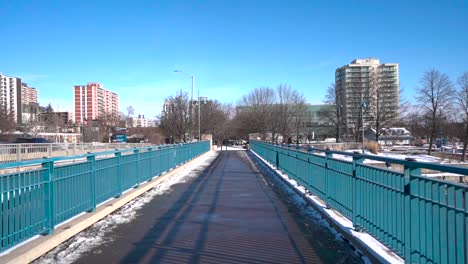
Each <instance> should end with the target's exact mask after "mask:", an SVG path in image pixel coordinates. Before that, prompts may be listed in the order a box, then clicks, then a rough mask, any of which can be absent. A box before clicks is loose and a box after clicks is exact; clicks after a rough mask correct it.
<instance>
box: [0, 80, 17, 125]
mask: <svg viewBox="0 0 468 264" xmlns="http://www.w3.org/2000/svg"><path fill="white" fill-rule="evenodd" d="M0 106H1V107H3V108H4V109H5V110H6V111H8V112H10V113H12V114H13V116H14V119H15V122H16V123H17V124H21V123H22V114H21V79H20V78H16V77H9V76H6V75H3V74H2V73H0Z"/></svg>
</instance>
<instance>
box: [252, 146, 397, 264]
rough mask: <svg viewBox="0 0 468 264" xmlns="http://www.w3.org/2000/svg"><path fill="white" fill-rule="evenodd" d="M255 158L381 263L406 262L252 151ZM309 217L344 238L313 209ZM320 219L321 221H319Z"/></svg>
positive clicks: (367, 261) (299, 197) (298, 198)
mask: <svg viewBox="0 0 468 264" xmlns="http://www.w3.org/2000/svg"><path fill="white" fill-rule="evenodd" d="M251 152H252V153H253V154H254V155H255V156H257V157H258V158H259V159H260V160H262V161H263V162H264V164H266V166H268V167H270V168H271V169H272V170H274V171H275V172H276V173H277V174H278V175H280V176H281V177H282V178H283V179H284V180H285V181H286V182H288V183H289V184H290V185H291V186H292V187H293V188H295V189H297V190H299V191H300V192H301V193H303V194H304V195H305V197H306V198H307V199H308V200H309V201H311V202H313V203H314V204H315V205H317V206H318V207H319V208H320V210H321V211H322V212H325V213H326V214H328V216H329V217H330V218H331V219H332V221H334V222H335V223H336V224H338V225H340V226H341V229H342V230H346V232H347V233H348V234H351V235H352V236H354V237H355V238H356V239H357V240H360V241H361V244H364V245H365V246H366V247H367V248H368V249H369V251H371V252H375V253H376V254H377V255H378V257H379V258H380V260H381V262H383V263H404V260H403V259H402V258H400V257H399V256H398V255H396V254H395V253H393V252H392V251H391V250H390V249H389V248H387V247H386V246H385V245H383V244H382V243H380V242H379V241H378V240H377V239H375V238H374V237H372V236H371V235H370V234H368V233H365V232H356V231H354V227H353V223H352V222H351V221H350V220H349V219H348V218H346V217H344V216H343V215H341V214H339V213H337V212H336V211H334V210H332V209H327V208H326V204H325V203H324V202H323V201H322V200H320V199H319V198H318V197H316V196H313V195H311V194H307V193H306V190H305V188H304V187H303V186H300V185H299V184H298V183H297V182H296V181H295V180H293V179H290V178H289V177H288V175H287V174H284V173H283V172H282V171H280V170H277V169H275V167H274V166H273V165H271V164H270V163H269V162H268V161H267V160H265V159H263V158H262V157H261V156H259V155H258V154H257V153H255V152H254V151H251ZM294 195H296V197H295V198H294V199H295V200H298V203H301V202H299V200H302V203H305V202H304V201H303V197H301V196H299V195H297V194H296V193H294ZM308 213H309V215H310V216H312V217H313V218H315V219H316V220H317V222H319V223H321V224H322V225H323V226H325V227H327V228H329V229H330V230H331V231H332V233H333V234H335V236H336V237H337V238H342V236H341V235H340V234H339V232H337V231H336V230H335V229H334V228H333V227H331V226H330V225H329V224H328V222H327V221H326V220H325V219H323V218H322V216H321V215H320V214H319V213H318V212H316V211H315V210H313V209H310V210H309V212H308ZM319 219H320V220H319ZM363 260H364V262H365V263H371V261H370V260H369V259H368V258H367V257H365V256H364V257H363Z"/></svg>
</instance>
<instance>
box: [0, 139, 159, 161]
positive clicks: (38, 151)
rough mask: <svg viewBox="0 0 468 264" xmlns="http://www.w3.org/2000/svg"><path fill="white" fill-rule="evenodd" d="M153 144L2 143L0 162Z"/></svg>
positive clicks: (0, 145)
mask: <svg viewBox="0 0 468 264" xmlns="http://www.w3.org/2000/svg"><path fill="white" fill-rule="evenodd" d="M144 146H151V144H149V143H76V144H66V143H21V144H0V163H10V162H18V161H24V160H35V159H40V158H42V157H44V156H47V157H60V156H68V155H78V154H84V153H88V152H100V151H108V150H113V149H127V148H133V147H144Z"/></svg>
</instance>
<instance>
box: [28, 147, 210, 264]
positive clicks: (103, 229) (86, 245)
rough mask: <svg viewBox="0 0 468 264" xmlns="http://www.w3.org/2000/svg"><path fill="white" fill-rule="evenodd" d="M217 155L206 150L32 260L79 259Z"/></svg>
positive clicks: (48, 263)
mask: <svg viewBox="0 0 468 264" xmlns="http://www.w3.org/2000/svg"><path fill="white" fill-rule="evenodd" d="M217 155H218V153H217V152H210V154H208V155H206V156H204V157H203V158H201V159H199V160H197V161H196V162H194V163H192V164H190V165H189V166H188V167H186V168H184V169H183V170H182V171H180V172H178V173H176V174H174V175H173V176H171V177H170V178H168V179H166V180H164V181H163V182H161V183H160V184H158V185H157V186H156V187H154V188H153V189H151V190H150V191H148V192H146V193H145V194H143V195H141V196H139V197H138V198H136V199H135V200H132V201H131V202H129V203H127V204H126V205H125V206H124V207H122V208H121V209H119V210H118V211H117V212H115V213H113V214H111V215H109V216H107V217H106V218H104V219H102V220H101V221H99V222H97V223H96V224H94V225H92V226H91V227H90V228H88V229H87V230H85V231H83V232H81V233H79V234H77V235H76V236H74V237H73V238H71V239H70V240H68V241H67V242H65V243H64V244H62V245H60V246H58V247H57V248H55V249H54V250H52V251H51V252H49V253H48V254H46V255H44V256H42V257H41V258H40V259H38V260H37V261H36V262H35V263H42V264H56V263H58V264H60V263H64V264H65V263H71V262H74V261H76V260H77V259H79V257H80V256H81V255H82V254H83V253H85V252H87V251H90V250H92V249H93V248H95V247H96V246H99V245H102V244H104V243H106V242H109V241H110V239H111V238H110V237H111V236H109V235H108V234H109V233H111V232H112V230H114V229H115V228H116V227H117V226H118V225H120V224H124V223H128V222H130V221H132V220H133V219H135V217H136V216H137V213H138V210H139V209H141V208H142V207H143V206H144V205H145V204H146V203H148V202H150V201H151V200H153V199H154V198H157V197H158V196H159V195H161V194H164V193H166V192H170V191H171V186H172V185H174V184H177V183H183V182H186V181H187V180H189V179H190V178H192V177H196V176H197V175H198V174H197V173H196V172H195V171H194V170H195V169H197V168H204V167H207V166H208V165H209V164H210V163H211V162H212V161H213V160H214V159H215V157H216V156H217Z"/></svg>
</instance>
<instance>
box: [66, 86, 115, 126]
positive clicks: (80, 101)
mask: <svg viewBox="0 0 468 264" xmlns="http://www.w3.org/2000/svg"><path fill="white" fill-rule="evenodd" d="M73 94H74V98H75V123H76V124H81V123H83V120H84V119H86V120H93V119H97V118H98V117H99V116H102V115H104V114H106V113H107V114H113V115H118V113H119V96H118V95H117V94H116V93H114V92H111V91H108V90H106V89H104V88H103V86H102V85H101V84H99V83H88V84H87V85H75V87H74V92H73Z"/></svg>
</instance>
